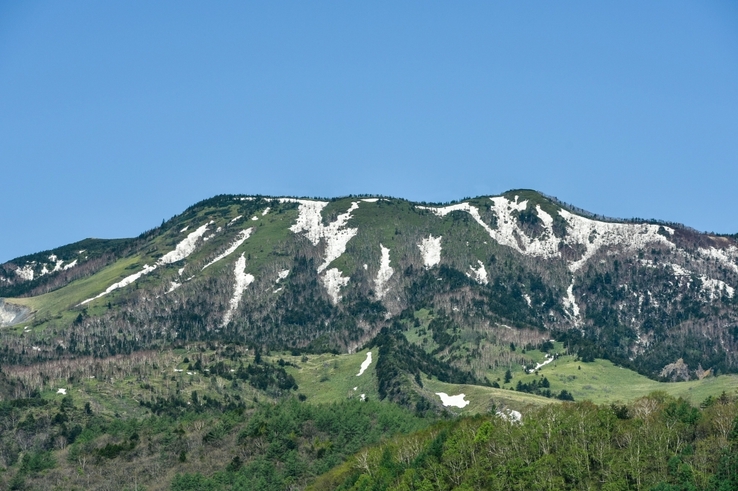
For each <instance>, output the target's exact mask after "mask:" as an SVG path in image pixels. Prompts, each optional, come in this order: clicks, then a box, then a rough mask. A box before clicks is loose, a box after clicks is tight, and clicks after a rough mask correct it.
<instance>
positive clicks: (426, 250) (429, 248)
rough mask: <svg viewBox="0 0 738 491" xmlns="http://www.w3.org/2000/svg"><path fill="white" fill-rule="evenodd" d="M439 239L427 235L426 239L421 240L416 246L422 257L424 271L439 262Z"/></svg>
mask: <svg viewBox="0 0 738 491" xmlns="http://www.w3.org/2000/svg"><path fill="white" fill-rule="evenodd" d="M441 239H442V237H433V235H429V236H428V238H425V239H423V240H422V241H421V242H420V244H418V247H419V248H420V255H421V256H423V264H424V265H425V268H426V269H430V268H432V267H433V266H435V265H436V264H438V263H440V262H441Z"/></svg>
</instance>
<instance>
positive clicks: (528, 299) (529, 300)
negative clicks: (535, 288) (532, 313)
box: [523, 293, 533, 307]
mask: <svg viewBox="0 0 738 491" xmlns="http://www.w3.org/2000/svg"><path fill="white" fill-rule="evenodd" d="M523 298H524V299H525V303H527V304H528V307H531V306H532V305H533V302H532V301H531V299H530V295H528V294H527V293H523Z"/></svg>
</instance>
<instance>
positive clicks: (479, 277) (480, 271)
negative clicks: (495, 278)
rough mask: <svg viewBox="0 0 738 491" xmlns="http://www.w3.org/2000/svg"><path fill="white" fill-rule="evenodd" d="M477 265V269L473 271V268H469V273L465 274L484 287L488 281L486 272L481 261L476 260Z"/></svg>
mask: <svg viewBox="0 0 738 491" xmlns="http://www.w3.org/2000/svg"><path fill="white" fill-rule="evenodd" d="M477 263H478V264H479V267H478V268H477V269H474V267H473V266H469V269H471V273H466V275H467V276H468V277H469V278H472V279H473V280H474V281H476V282H477V283H479V284H480V285H486V284H488V283H489V279H487V270H486V269H484V263H483V262H482V261H480V260H478V259H477Z"/></svg>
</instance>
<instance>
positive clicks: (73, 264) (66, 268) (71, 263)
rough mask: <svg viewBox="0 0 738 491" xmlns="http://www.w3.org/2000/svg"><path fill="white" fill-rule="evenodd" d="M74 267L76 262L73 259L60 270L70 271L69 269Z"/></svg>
mask: <svg viewBox="0 0 738 491" xmlns="http://www.w3.org/2000/svg"><path fill="white" fill-rule="evenodd" d="M76 265H77V260H76V259H75V260H73V261H72V262H70V263H68V264H65V265H64V267H63V268H62V270H64V271H66V270H68V269H71V268H73V267H75V266H76Z"/></svg>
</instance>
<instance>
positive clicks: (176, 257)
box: [156, 222, 212, 265]
mask: <svg viewBox="0 0 738 491" xmlns="http://www.w3.org/2000/svg"><path fill="white" fill-rule="evenodd" d="M210 223H212V222H210ZM210 223H206V224H205V225H203V226H201V227H200V228H198V229H197V230H195V231H194V232H192V233H190V234H189V235H188V236H187V238H185V239H184V240H183V241H182V242H180V243H179V244H177V246H176V247H175V248H174V250H173V251H170V252H167V253H166V254H164V255H163V256H162V257H160V258H159V260H158V261H157V262H156V263H157V264H159V265H164V264H172V263H176V262H177V261H181V260H182V259H184V258H186V257H187V256H189V255H190V254H192V253H193V252H195V247H196V245H197V241H198V240H199V239H200V237H202V236H203V234H205V231H206V230H207V229H208V225H210Z"/></svg>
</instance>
